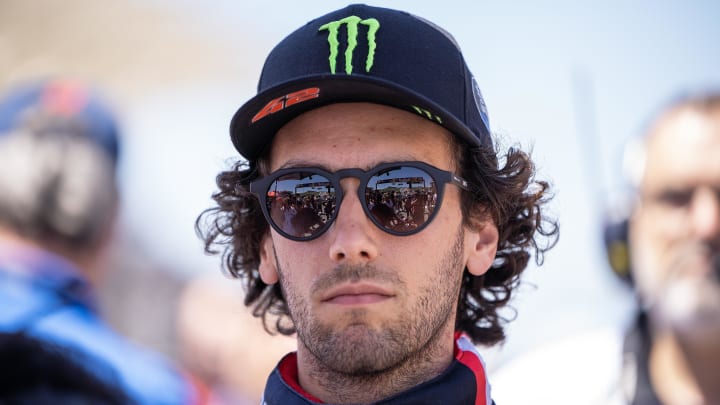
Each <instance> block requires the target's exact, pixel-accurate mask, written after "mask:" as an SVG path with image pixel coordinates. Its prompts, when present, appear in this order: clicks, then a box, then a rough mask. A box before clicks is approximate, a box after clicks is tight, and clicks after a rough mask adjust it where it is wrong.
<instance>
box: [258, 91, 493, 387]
mask: <svg viewBox="0 0 720 405" xmlns="http://www.w3.org/2000/svg"><path fill="white" fill-rule="evenodd" d="M450 136H451V135H450V134H449V133H448V132H447V131H446V130H444V129H443V128H441V127H440V126H438V125H436V124H434V123H432V122H430V121H428V120H426V119H424V118H421V117H419V116H416V115H413V114H411V113H408V112H405V111H401V110H398V109H394V108H390V107H385V106H380V105H375V104H366V103H353V104H333V105H330V106H326V107H322V108H319V109H316V110H313V111H310V112H308V113H305V114H303V115H301V116H299V117H298V118H296V119H294V120H293V121H291V122H289V123H288V124H287V125H285V126H284V127H283V128H282V129H281V130H280V131H278V133H277V135H276V137H275V139H274V142H273V144H272V151H271V154H270V156H269V164H270V171H271V172H272V171H275V170H278V169H281V168H288V167H308V166H314V167H321V168H324V169H326V170H328V171H330V172H334V171H337V170H339V169H345V168H360V169H363V170H367V169H369V168H372V167H375V166H376V165H378V164H380V163H384V162H399V161H423V162H425V163H429V164H431V165H433V166H435V167H438V168H440V169H443V170H448V171H453V172H455V171H456V170H455V169H456V168H455V165H454V162H453V160H452V159H451V156H452V154H451V152H450V143H449V141H448V139H449V137H450ZM358 183H359V181H358V179H356V178H351V177H350V178H345V179H343V180H341V183H340V184H341V187H342V189H343V193H344V198H343V201H342V202H341V204H340V206H339V211H338V214H337V218H336V219H335V222H334V223H333V225H332V226H331V227H330V228H329V229H328V231H327V232H325V233H324V234H322V235H321V236H320V237H318V238H317V239H313V240H310V241H305V242H298V241H292V240H289V239H287V238H284V237H283V236H281V235H279V234H277V233H276V232H275V231H274V230H272V231H271V234H270V235H269V237H267V238H266V239H265V240H264V242H263V246H264V248H263V249H264V250H263V251H261V265H260V271H261V274H262V276H263V279H264V280H266V282H268V281H270V282H272V281H273V280H274V278H275V277H277V278H279V281H280V283H281V287H282V289H283V292H284V294H285V298H286V300H287V303H288V306H289V309H290V313H291V316H292V318H293V320H294V322H295V325H296V327H297V330H298V338H299V342H298V343H299V344H298V346H299V347H298V356H299V361H300V362H303V361H304V359H309V358H314V360H313V359H310V361H317V362H320V363H321V364H322V365H323V366H324V367H327V368H329V369H332V370H335V371H337V372H342V373H349V374H363V373H372V372H376V371H383V370H386V369H388V368H391V367H393V366H395V365H397V364H399V363H401V362H403V361H405V360H407V359H408V358H411V357H412V356H413V355H415V354H417V353H419V352H421V351H422V349H423V348H424V347H426V346H427V345H428V344H430V343H431V342H432V341H433V340H434V339H438V337H440V336H442V337H443V338H446V337H450V339H449V341H450V342H451V341H452V339H451V336H452V333H453V328H454V321H455V309H456V305H457V299H458V294H459V288H460V282H461V277H462V273H463V269H464V267H465V265H466V262H467V261H468V257H469V256H471V255H472V252H473V250H474V249H475V247H476V246H477V241H476V240H475V239H472V235H477V232H475V231H473V230H468V229H466V228H465V227H464V226H463V221H462V214H461V210H460V190H459V189H458V188H457V187H456V186H453V185H449V184H448V185H445V193H444V198H443V201H442V205H441V207H440V211H439V212H438V214H437V216H436V217H435V219H434V220H433V221H432V222H431V223H430V224H429V225H428V226H427V228H425V229H424V230H422V231H421V232H419V233H416V234H413V235H410V236H394V235H391V234H389V233H387V232H385V231H383V230H381V229H379V228H378V227H377V226H376V225H375V224H374V223H373V222H371V220H370V219H368V218H367V217H366V214H365V212H364V211H363V208H362V206H361V202H360V201H359V199H358V197H357V187H358ZM488 227H490V228H494V225H492V224H489V225H488ZM263 252H264V253H263ZM493 256H494V251H493ZM486 269H487V267H486Z"/></svg>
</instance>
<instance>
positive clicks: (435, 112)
mask: <svg viewBox="0 0 720 405" xmlns="http://www.w3.org/2000/svg"><path fill="white" fill-rule="evenodd" d="M314 87H317V88H318V89H319V94H318V97H316V98H311V99H308V100H305V101H302V102H300V103H296V104H293V105H289V106H287V107H284V108H282V109H280V110H279V111H276V112H273V113H271V114H268V115H266V116H264V117H263V118H261V119H258V120H257V121H256V122H254V123H253V122H252V120H253V117H255V116H256V115H257V114H258V112H259V111H261V110H263V109H264V108H265V107H266V106H267V105H268V103H270V102H271V101H273V100H276V99H278V98H282V97H284V96H286V95H288V94H292V93H294V92H297V91H300V90H304V89H308V88H314ZM350 102H369V103H376V104H383V105H387V106H391V107H396V108H400V109H402V110H406V111H410V112H413V113H417V114H419V115H421V116H423V117H425V118H427V119H430V120H433V121H434V122H436V123H438V124H439V125H442V126H443V127H445V128H446V129H448V130H449V131H450V132H452V133H453V134H455V135H456V136H459V137H460V138H461V139H463V140H465V141H466V142H469V143H470V144H472V145H479V144H480V140H479V139H478V137H477V136H476V135H475V134H473V132H472V131H471V130H470V129H469V128H468V127H466V126H465V125H464V124H463V123H462V122H460V121H459V120H458V119H456V118H455V117H454V116H453V115H452V114H450V113H449V112H447V111H446V110H445V109H443V108H442V107H440V106H439V105H438V104H436V103H434V102H432V101H431V100H429V99H427V98H425V97H423V96H422V95H420V94H418V93H416V92H413V91H412V90H409V89H407V88H404V87H402V86H398V85H396V84H394V83H391V82H388V81H386V80H382V79H379V78H376V77H371V76H362V75H352V76H349V75H348V76H340V75H330V74H328V75H321V76H311V77H304V78H301V79H297V80H293V81H289V82H286V83H282V84H280V85H277V86H274V87H271V88H269V89H266V90H264V91H262V92H260V93H259V94H258V95H256V96H255V97H253V98H252V99H250V100H249V101H248V102H246V103H245V104H244V105H243V106H242V107H240V109H239V110H238V111H237V112H236V113H235V115H234V116H233V119H232V121H231V122H230V137H231V139H232V142H233V145H235V148H236V149H237V150H238V152H240V154H241V155H242V156H243V157H244V158H246V159H248V160H255V159H257V158H258V157H260V155H261V154H262V153H263V152H264V150H265V148H267V147H269V145H270V143H271V142H272V139H273V137H274V136H275V133H276V132H277V131H278V130H279V129H280V128H281V127H282V126H283V125H285V124H286V123H288V122H289V121H291V120H292V119H293V118H295V117H297V116H299V115H300V114H302V113H305V112H307V111H310V110H312V109H315V108H318V107H321V106H324V105H328V104H333V103H350ZM414 107H417V108H419V109H420V111H421V112H422V111H427V112H428V114H429V116H427V115H425V114H424V113H421V112H418V111H416V110H415V108H414Z"/></svg>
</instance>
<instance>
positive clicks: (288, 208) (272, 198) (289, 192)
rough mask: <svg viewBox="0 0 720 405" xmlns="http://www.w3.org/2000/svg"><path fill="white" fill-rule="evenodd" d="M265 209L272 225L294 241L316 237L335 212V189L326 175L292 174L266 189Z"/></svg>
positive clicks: (279, 179) (282, 177) (278, 179)
mask: <svg viewBox="0 0 720 405" xmlns="http://www.w3.org/2000/svg"><path fill="white" fill-rule="evenodd" d="M267 208H268V212H270V217H271V218H272V221H273V222H274V223H275V225H276V226H277V227H278V228H280V229H282V230H283V232H285V233H287V234H288V235H290V236H293V237H296V238H309V237H312V236H314V235H316V234H317V233H318V232H319V231H320V230H321V229H322V228H323V227H324V226H325V223H326V222H327V221H328V220H330V218H332V216H333V213H334V211H335V187H333V185H332V183H331V182H330V180H328V179H327V178H326V177H325V176H322V175H319V174H314V173H303V172H297V173H291V174H286V175H284V176H280V177H278V178H277V180H275V181H274V182H272V183H271V184H270V188H269V189H268V190H267Z"/></svg>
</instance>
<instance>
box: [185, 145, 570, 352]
mask: <svg viewBox="0 0 720 405" xmlns="http://www.w3.org/2000/svg"><path fill="white" fill-rule="evenodd" d="M451 138H452V143H453V145H452V147H453V151H454V155H455V156H454V158H455V160H456V161H457V162H458V167H460V168H461V170H460V171H461V173H460V175H461V176H462V177H463V178H464V179H465V180H467V181H468V183H469V185H470V190H469V191H463V195H462V211H463V221H464V223H465V224H466V225H471V224H472V223H474V222H476V221H482V220H486V219H487V218H488V217H489V218H492V220H493V221H494V223H495V224H496V225H497V228H498V233H499V240H498V246H497V254H496V257H495V260H494V262H493V264H492V266H491V268H490V270H488V271H487V272H486V273H485V274H483V275H481V276H474V275H472V274H470V272H469V271H468V270H467V268H466V269H465V271H464V274H463V281H462V286H461V289H460V299H459V304H458V308H457V317H456V329H457V330H460V331H463V332H465V333H466V334H467V335H468V336H469V337H470V338H471V339H472V340H473V342H475V343H476V344H483V345H493V344H496V343H499V342H502V341H503V340H504V339H505V332H504V323H505V322H507V321H508V320H507V319H506V318H504V317H503V316H502V315H501V314H500V313H499V312H500V309H501V308H502V307H504V306H506V305H507V304H508V302H509V301H510V298H511V296H512V292H513V290H514V289H515V288H516V287H517V286H518V284H519V283H520V274H521V273H522V272H523V271H524V270H525V268H526V267H527V264H528V262H529V260H530V257H531V256H532V253H534V254H535V258H536V262H537V263H538V264H541V263H542V260H543V255H544V253H545V252H546V251H547V250H549V249H550V248H552V247H553V246H554V245H555V243H556V242H557V238H558V234H559V229H558V225H557V222H555V221H554V220H553V219H549V218H547V214H545V212H544V209H545V205H546V203H547V202H548V201H549V199H550V198H551V196H550V194H549V184H548V183H547V182H544V181H537V180H535V165H534V164H533V162H532V160H531V159H530V156H529V155H528V154H527V153H525V152H523V151H522V150H520V149H519V148H510V149H509V150H508V151H507V153H506V155H505V156H504V159H502V167H501V168H500V167H499V164H498V159H497V155H496V153H495V151H494V150H493V149H492V148H489V147H480V146H474V147H471V146H468V145H467V144H465V143H462V142H461V141H459V140H457V138H455V137H451ZM263 162H264V159H262V158H261V159H259V160H258V161H251V162H246V161H244V160H241V161H238V162H236V163H235V164H234V165H233V167H232V168H231V169H230V170H228V171H223V172H221V173H220V174H219V175H218V176H217V179H216V181H217V185H218V187H219V191H218V192H216V193H215V194H213V199H214V200H215V202H216V203H217V207H214V208H210V209H207V210H205V211H204V212H203V213H201V214H200V216H199V217H198V219H197V221H196V223H195V230H196V232H197V233H198V235H199V236H200V237H201V238H203V239H204V241H205V251H206V252H207V253H210V254H219V253H221V254H222V258H223V269H224V270H226V271H228V272H229V273H230V275H232V276H233V277H236V278H238V279H240V280H241V282H242V283H243V287H244V288H245V291H246V296H245V305H247V306H252V309H253V315H255V316H257V317H260V318H262V319H263V325H264V326H265V329H266V330H267V331H268V332H269V333H273V331H272V330H271V328H269V327H268V322H269V321H270V319H269V317H268V315H272V316H274V319H275V322H274V323H275V325H274V326H275V329H276V330H277V331H278V332H280V333H281V334H285V335H290V334H292V333H294V332H295V326H294V325H293V323H292V320H291V319H290V317H289V311H288V307H287V303H286V301H285V298H284V297H283V293H282V291H281V289H280V286H279V283H275V284H273V285H268V284H265V283H264V282H263V281H262V280H261V279H260V274H259V272H258V266H259V264H260V254H259V252H260V241H261V239H262V237H263V236H264V235H265V234H266V233H267V232H269V224H268V223H267V221H266V220H265V218H264V217H263V214H262V211H261V208H260V202H259V200H258V198H257V196H256V195H254V194H253V193H251V192H250V191H249V184H250V182H252V181H253V180H255V179H256V178H258V177H259V176H261V175H262V174H263V172H265V170H264V169H265V167H264V166H265V165H264V163H263ZM218 248H219V249H218Z"/></svg>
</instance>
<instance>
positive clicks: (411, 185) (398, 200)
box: [365, 166, 437, 233]
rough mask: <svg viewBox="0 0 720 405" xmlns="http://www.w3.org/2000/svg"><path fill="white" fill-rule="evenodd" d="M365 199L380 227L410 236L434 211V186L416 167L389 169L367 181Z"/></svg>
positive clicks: (422, 171)
mask: <svg viewBox="0 0 720 405" xmlns="http://www.w3.org/2000/svg"><path fill="white" fill-rule="evenodd" d="M365 200H366V202H367V205H368V208H369V210H370V213H371V215H372V216H373V218H374V219H375V221H376V222H377V223H378V224H380V225H381V226H382V227H384V228H385V229H388V230H391V231H394V232H397V233H410V232H413V231H414V230H416V229H417V228H418V227H420V226H422V225H423V224H425V222H427V220H428V218H429V217H430V215H431V214H432V212H433V211H434V210H435V204H436V202H437V185H436V184H435V181H434V180H433V178H432V177H431V176H430V175H429V174H428V173H427V172H426V171H425V170H422V169H420V168H417V167H412V166H397V167H391V168H388V169H385V170H383V171H381V172H378V173H377V174H375V175H374V176H372V177H371V178H370V180H369V181H368V184H367V187H366V189H365Z"/></svg>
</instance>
